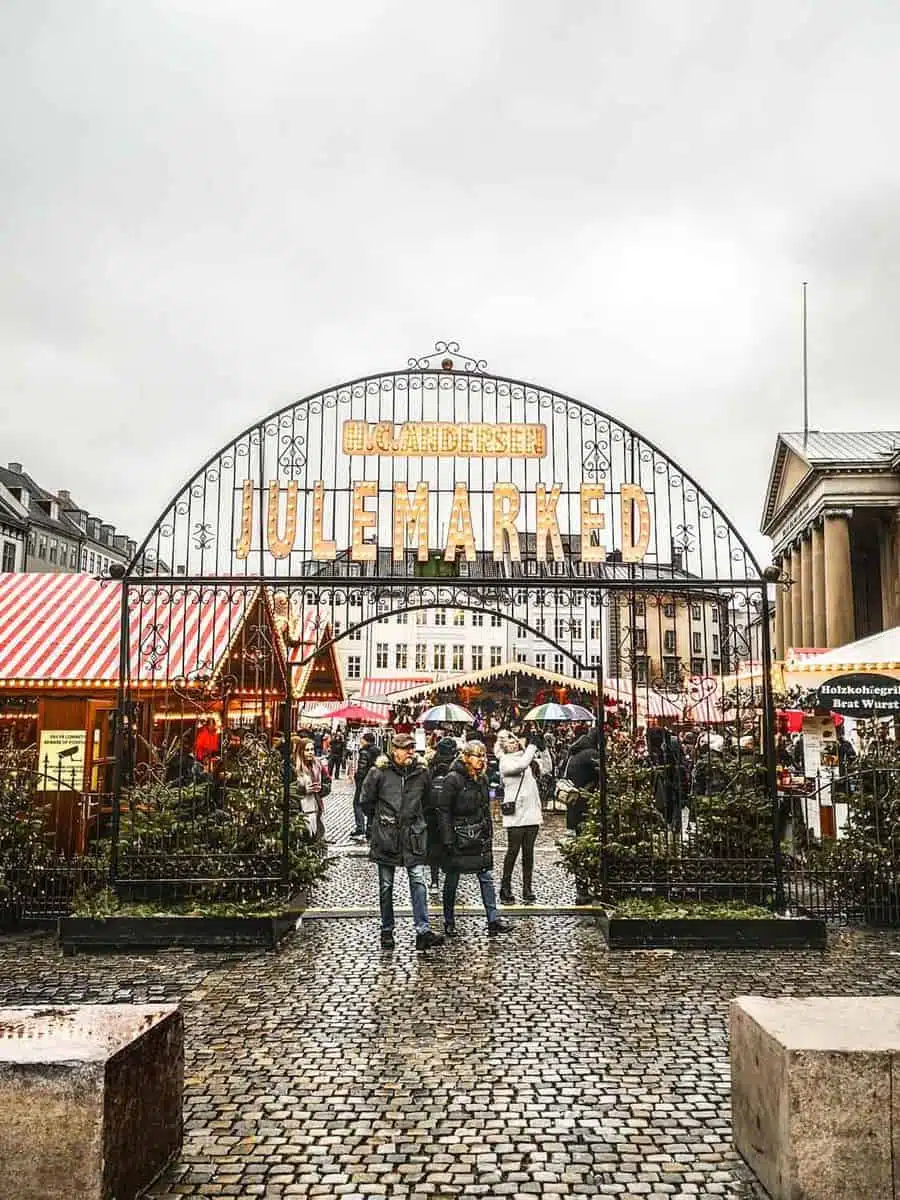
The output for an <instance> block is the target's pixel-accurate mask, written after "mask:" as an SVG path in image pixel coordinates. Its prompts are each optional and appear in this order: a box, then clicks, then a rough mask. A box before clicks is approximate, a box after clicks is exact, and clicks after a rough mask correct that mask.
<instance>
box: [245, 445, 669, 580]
mask: <svg viewBox="0 0 900 1200" xmlns="http://www.w3.org/2000/svg"><path fill="white" fill-rule="evenodd" d="M342 435H343V436H342V448H343V450H344V453H346V454H348V455H360V456H380V457H392V458H409V457H426V458H468V459H490V458H523V459H536V458H542V457H543V456H544V455H545V454H546V450H547V429H546V427H545V426H544V425H526V424H504V425H486V424H477V423H461V424H459V423H452V422H446V421H416V422H408V423H406V424H403V425H400V426H395V425H394V424H393V423H392V422H390V421H378V422H375V423H370V422H366V421H345V422H344V425H343V429H342ZM283 493H286V501H285V503H284V505H282V494H283ZM351 493H352V494H351V508H350V558H351V560H352V561H354V562H374V561H376V558H377V554H378V546H377V543H376V541H374V540H371V538H372V535H373V533H376V534H377V529H378V526H379V513H378V511H377V501H378V484H377V483H376V482H375V481H374V480H363V481H360V482H357V483H354V484H352V487H351ZM392 493H393V494H392V508H391V518H390V529H391V545H392V556H393V560H394V561H395V562H402V561H403V559H404V558H405V554H406V549H407V546H408V545H411V546H412V547H413V548H415V550H416V553H417V558H418V560H419V562H427V561H428V558H429V544H428V543H429V537H428V530H429V517H430V505H431V492H430V487H429V484H428V483H427V482H425V481H422V482H419V483H416V484H415V485H413V486H411V485H410V484H408V483H397V482H395V483H394V484H393V488H392ZM254 494H255V486H254V483H253V481H252V480H247V481H246V482H245V483H244V484H243V491H242V497H241V513H240V536H239V538H238V542H237V545H236V547H235V554H236V557H237V558H238V559H246V558H247V557H248V555H249V554H250V550H251V544H252V538H253V532H254V530H255V529H256V528H258V523H259V514H258V513H256V512H254ZM561 495H562V485H561V484H558V483H553V484H551V485H549V486H548V485H547V484H543V483H538V484H536V485H535V486H534V488H533V489H531V491H530V497H531V500H532V501H533V511H534V534H535V558H536V559H537V560H538V561H543V562H546V561H551V562H562V561H564V559H565V557H566V555H565V553H564V549H563V538H562V531H561V528H560V523H559V516H558V506H559V501H560V497H561ZM325 496H326V485H325V482H324V481H323V480H317V481H316V482H314V483H313V487H312V517H311V520H312V530H311V533H312V537H311V540H310V542H309V545H310V546H311V551H312V558H313V559H315V560H317V561H320V562H327V561H329V560H332V559H335V558H336V557H337V544H336V542H335V541H333V540H331V539H330V538H329V537H328V536H327V535H326V531H325ZM618 496H619V504H620V520H619V524H620V530H619V532H620V539H619V546H620V547H621V553H622V561H623V562H640V561H641V560H642V559H643V558H644V555H645V554H646V553H647V549H648V547H649V545H650V504H649V501H648V498H647V494H646V492H645V491H644V489H643V488H641V487H639V486H638V485H637V484H633V483H623V484H622V485H621V486H620V487H619V489H618ZM523 499H524V497H523V492H522V490H521V489H520V488H519V487H518V486H517V485H516V484H514V483H509V482H496V483H494V484H493V485H492V487H491V489H490V493H489V496H488V500H489V504H490V513H491V517H492V520H491V526H490V538H491V546H490V550H491V553H492V556H493V559H494V561H495V562H500V561H502V560H503V559H505V558H506V557H508V558H509V559H510V560H512V561H513V562H519V561H521V559H522V548H521V538H520V535H521V534H522V533H525V532H530V531H526V530H525V529H524V528H520V524H521V523H522V520H523ZM606 499H607V496H606V485H605V484H604V483H601V482H596V483H582V484H581V485H580V489H579V494H578V506H577V508H578V517H579V522H578V529H577V532H578V534H579V543H580V559H581V561H582V562H602V561H603V560H604V559H605V558H606V547H605V546H604V544H603V541H602V537H603V532H604V530H605V529H606V513H605V511H604V503H605V501H606ZM298 500H299V485H298V483H297V481H296V480H289V481H286V482H285V481H281V480H278V479H274V480H272V481H271V482H270V483H269V484H268V494H267V504H266V514H265V515H266V521H265V528H266V548H267V549H268V552H269V553H270V554H271V555H272V556H273V557H274V558H287V557H288V556H289V555H290V554H291V552H292V551H293V550H294V548H295V543H296V539H297V520H298ZM282 509H283V513H284V516H283V521H282V515H281V514H282ZM282 524H283V529H282ZM478 549H479V547H477V546H476V543H475V534H474V530H473V522H472V512H471V507H470V498H469V489H468V486H467V485H466V484H465V483H456V484H455V486H454V489H453V496H452V505H451V510H450V516H449V521H448V522H447V534H446V539H445V544H444V558H445V560H446V561H447V562H453V561H455V560H456V559H457V557H458V556H460V555H462V556H463V557H464V558H465V560H466V561H468V562H475V561H476V557H477V552H478ZM482 549H486V547H482Z"/></svg>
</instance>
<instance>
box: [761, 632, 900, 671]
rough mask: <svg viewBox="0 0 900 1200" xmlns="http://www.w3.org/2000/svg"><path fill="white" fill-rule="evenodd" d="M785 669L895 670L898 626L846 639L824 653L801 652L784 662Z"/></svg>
mask: <svg viewBox="0 0 900 1200" xmlns="http://www.w3.org/2000/svg"><path fill="white" fill-rule="evenodd" d="M785 669H786V670H788V671H828V672H830V673H832V674H834V673H835V672H838V671H851V670H897V669H900V625H896V626H895V627H894V628H893V629H885V630H883V631H882V632H881V633H873V634H871V635H870V636H869V637H864V638H860V639H859V641H858V642H849V643H848V644H847V645H846V646H838V647H836V648H835V649H834V650H826V651H825V652H824V654H803V655H800V656H798V657H797V658H795V659H790V660H789V661H788V662H787V663H785Z"/></svg>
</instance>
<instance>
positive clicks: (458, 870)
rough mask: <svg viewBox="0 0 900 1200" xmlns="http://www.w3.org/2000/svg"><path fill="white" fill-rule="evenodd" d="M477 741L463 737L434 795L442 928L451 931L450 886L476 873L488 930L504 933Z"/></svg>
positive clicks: (483, 759)
mask: <svg viewBox="0 0 900 1200" xmlns="http://www.w3.org/2000/svg"><path fill="white" fill-rule="evenodd" d="M486 761H487V751H486V750H485V747H484V743H483V742H467V743H466V744H465V746H464V747H463V749H462V752H461V753H460V756H459V758H458V759H456V761H455V762H454V763H453V766H452V767H451V768H450V770H449V771H448V772H447V775H446V777H445V779H444V783H443V786H442V787H441V794H440V798H439V800H438V807H437V821H438V827H439V829H440V833H441V840H442V842H443V850H444V852H443V856H442V864H443V867H444V870H445V871H446V876H445V878H444V932H445V933H446V934H447V936H448V937H457V936H458V934H457V929H456V916H455V912H454V908H455V905H456V889H457V888H458V887H459V877H460V875H464V874H471V875H477V876H478V884H479V886H480V888H481V899H482V901H483V903H484V911H485V912H486V913H487V920H488V935H489V936H490V937H495V936H496V935H497V934H498V933H509V931H510V929H511V928H512V926H511V925H510V924H509V922H508V921H504V920H503V918H502V917H501V916H500V915H499V913H498V912H497V893H496V889H495V887H494V877H493V875H492V874H491V868H492V867H493V865H494V854H493V840H494V825H493V822H492V820H491V802H490V797H489V796H488V785H487V777H486V775H485V766H486Z"/></svg>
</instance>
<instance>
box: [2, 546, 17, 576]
mask: <svg viewBox="0 0 900 1200" xmlns="http://www.w3.org/2000/svg"><path fill="white" fill-rule="evenodd" d="M15 569H16V543H15V542H4V543H3V570H4V571H14V570H15Z"/></svg>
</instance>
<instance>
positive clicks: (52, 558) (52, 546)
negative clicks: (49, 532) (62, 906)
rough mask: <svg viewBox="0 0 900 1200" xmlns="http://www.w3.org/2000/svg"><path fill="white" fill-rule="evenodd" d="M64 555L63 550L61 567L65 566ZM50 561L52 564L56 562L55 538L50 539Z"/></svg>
mask: <svg viewBox="0 0 900 1200" xmlns="http://www.w3.org/2000/svg"><path fill="white" fill-rule="evenodd" d="M65 553H66V552H65V549H63V566H65V563H66V558H65ZM50 561H51V562H53V563H55V562H56V561H57V545H56V538H51V539H50Z"/></svg>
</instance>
